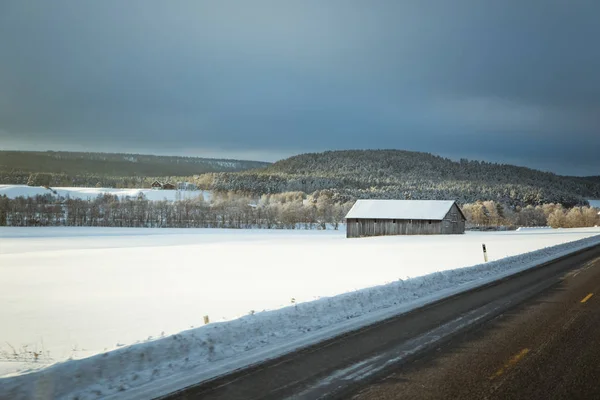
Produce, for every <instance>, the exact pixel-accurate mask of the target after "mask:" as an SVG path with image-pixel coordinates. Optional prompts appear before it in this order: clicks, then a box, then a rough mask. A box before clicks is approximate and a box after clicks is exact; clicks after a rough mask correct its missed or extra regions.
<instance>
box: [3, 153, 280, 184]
mask: <svg viewBox="0 0 600 400" xmlns="http://www.w3.org/2000/svg"><path fill="white" fill-rule="evenodd" d="M267 165H269V163H266V162H260V161H241V160H227V159H211V158H198V157H175V156H154V155H142V154H123V153H78V152H65V151H58V152H57V151H44V152H37V151H0V178H1V182H0V183H24V182H26V181H27V176H28V175H29V174H30V173H48V174H53V175H55V178H54V180H58V181H60V182H63V181H68V182H72V183H73V184H74V185H89V184H96V181H98V180H100V181H104V180H106V181H107V182H106V184H108V185H111V186H112V185H113V182H115V181H116V182H120V180H119V179H118V178H124V177H127V178H135V179H138V180H139V179H141V178H144V177H169V176H192V175H198V174H203V173H207V172H236V171H244V170H248V169H253V168H261V167H265V166H267ZM108 177H110V179H106V178H108ZM103 178H104V179H103ZM23 181H24V182H23Z"/></svg>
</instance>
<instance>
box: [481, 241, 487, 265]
mask: <svg viewBox="0 0 600 400" xmlns="http://www.w3.org/2000/svg"><path fill="white" fill-rule="evenodd" d="M482 246H483V259H484V260H485V262H488V256H487V249H486V248H485V243H483V244H482Z"/></svg>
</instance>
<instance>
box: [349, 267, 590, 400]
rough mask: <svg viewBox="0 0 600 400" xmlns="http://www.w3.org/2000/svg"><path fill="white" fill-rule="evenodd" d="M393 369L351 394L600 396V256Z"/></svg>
mask: <svg viewBox="0 0 600 400" xmlns="http://www.w3.org/2000/svg"><path fill="white" fill-rule="evenodd" d="M388 371H389V373H388V376H386V377H385V378H383V379H380V380H378V381H377V382H375V383H372V384H369V385H367V386H366V387H363V388H361V389H360V390H359V391H358V394H357V395H355V396H347V397H350V398H353V399H354V400H362V399H369V400H370V399H544V400H545V399H600V259H595V261H592V262H589V263H587V265H585V266H583V267H580V268H579V269H578V270H576V271H573V272H571V273H569V274H568V275H566V276H565V277H564V279H563V280H562V281H561V282H560V283H558V284H556V285H553V286H552V287H551V288H549V289H547V290H545V291H543V293H541V294H540V295H538V296H535V298H532V299H530V300H528V301H525V302H523V303H522V304H520V305H518V306H517V307H515V308H512V309H510V310H508V311H507V312H504V313H502V314H501V315H500V316H498V317H496V318H494V319H492V320H490V321H488V322H486V323H485V324H483V325H480V326H478V327H477V328H476V329H472V330H470V331H468V332H466V333H464V334H461V335H458V336H456V337H454V338H453V339H452V340H450V341H449V342H447V343H446V344H445V345H444V346H441V347H439V348H437V349H435V350H434V351H433V352H429V353H427V354H423V355H422V357H421V358H420V359H418V360H415V361H413V362H412V363H411V364H410V365H405V366H404V367H401V368H397V369H396V371H393V370H388ZM347 397H346V398H347Z"/></svg>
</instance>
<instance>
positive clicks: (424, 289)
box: [0, 227, 600, 398]
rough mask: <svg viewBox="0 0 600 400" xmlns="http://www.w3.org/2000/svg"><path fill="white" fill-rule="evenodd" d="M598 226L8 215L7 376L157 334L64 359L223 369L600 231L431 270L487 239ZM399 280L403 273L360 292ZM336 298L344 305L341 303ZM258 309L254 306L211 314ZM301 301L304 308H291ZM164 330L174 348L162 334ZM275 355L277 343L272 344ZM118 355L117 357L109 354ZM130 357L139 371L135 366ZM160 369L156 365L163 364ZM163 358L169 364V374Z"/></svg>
mask: <svg viewBox="0 0 600 400" xmlns="http://www.w3.org/2000/svg"><path fill="white" fill-rule="evenodd" d="M342 228H343V227H342ZM599 234H600V229H599V228H585V229H558V230H553V229H539V230H523V231H520V232H485V233H467V234H465V235H456V236H396V237H376V238H362V239H346V238H345V237H344V231H343V230H342V231H338V232H336V231H267V230H216V229H198V230H194V229H135V228H0V282H2V290H1V291H0V321H2V324H1V328H0V349H2V350H4V351H5V353H4V362H2V360H0V375H2V374H5V375H6V374H12V373H15V372H18V370H19V369H20V370H21V372H25V371H27V370H31V369H33V368H36V367H37V366H41V365H44V364H45V363H47V362H56V361H62V360H65V359H67V358H69V357H73V358H82V357H88V356H91V355H93V354H96V353H101V352H104V351H105V350H112V349H115V348H118V347H122V346H123V345H129V344H133V343H137V342H138V341H141V342H145V341H148V339H150V341H148V342H147V343H142V344H141V345H138V346H130V347H125V348H122V349H119V350H117V351H115V352H110V353H108V355H109V356H102V355H99V356H95V357H92V358H89V359H86V360H85V361H80V363H81V362H82V363H83V364H77V362H67V363H63V364H60V365H57V366H56V367H53V368H52V369H54V368H62V370H65V368H66V369H67V370H68V366H69V365H71V364H77V365H78V367H77V368H84V370H85V366H86V365H87V366H88V367H89V368H91V369H90V371H91V370H97V369H98V368H97V366H96V364H94V363H97V362H99V361H102V362H108V363H109V364H107V365H108V367H107V368H112V367H115V366H116V365H117V364H119V365H121V366H122V367H123V365H126V364H127V363H128V362H127V361H126V359H127V355H128V354H132V353H131V352H139V351H141V350H143V351H145V352H148V351H154V352H155V359H156V360H161V359H169V360H171V361H169V365H170V367H169V368H174V370H173V371H178V372H180V373H181V371H185V370H186V368H187V366H186V365H184V364H186V363H188V360H186V361H183V359H184V358H185V357H184V356H183V355H185V354H190V355H193V354H194V353H193V352H194V351H199V352H200V353H198V354H196V357H194V360H195V362H196V363H197V364H196V365H200V364H202V363H203V362H209V361H214V362H221V364H219V365H220V366H219V368H222V369H223V370H226V369H227V368H231V367H232V365H233V366H235V365H238V364H235V363H234V364H231V365H229V367H227V365H225V364H223V363H222V362H224V361H227V360H228V359H229V358H232V357H234V356H236V355H240V354H242V353H244V352H245V351H247V350H253V349H254V350H256V349H258V350H260V348H262V347H264V348H265V349H267V348H268V345H269V344H272V343H277V342H279V343H283V342H285V341H288V342H289V341H295V343H296V345H298V343H299V342H298V340H300V339H302V337H303V335H305V334H307V331H306V330H311V334H312V333H313V332H317V331H319V330H322V331H323V332H324V331H326V328H328V327H329V328H331V327H330V326H329V325H336V324H337V325H336V326H338V328H339V327H340V326H341V324H343V323H345V322H341V321H345V320H347V319H348V318H355V317H360V316H361V314H363V313H367V312H371V313H373V315H375V312H376V311H377V310H379V309H380V308H382V307H383V308H386V307H392V308H393V307H394V305H395V304H398V305H400V304H404V303H406V302H408V301H414V300H415V299H417V300H418V299H426V298H427V296H431V295H438V294H439V293H438V294H436V292H440V293H442V291H443V290H449V289H452V290H455V289H456V287H457V285H458V284H465V283H469V284H472V283H473V282H474V281H477V280H478V279H483V278H484V277H485V278H486V279H487V278H490V277H491V278H494V277H495V276H497V275H498V274H501V273H505V272H506V271H509V270H516V269H518V268H522V267H524V266H528V265H530V264H531V263H534V262H537V261H539V260H541V259H545V258H548V257H551V256H553V255H556V254H561V252H565V251H567V250H569V249H571V250H572V249H574V248H576V247H575V246H582V245H589V243H592V242H593V241H595V240H596V241H598V240H597V239H596V238H593V239H590V240H592V242H590V241H588V242H584V243H583V244H579V243H578V244H576V245H573V246H571V247H569V246H570V245H566V246H567V247H560V248H558V249H557V250H556V251H554V253H552V252H551V251H545V252H540V253H534V254H533V255H528V256H525V257H520V258H519V257H517V258H512V259H509V260H508V261H505V260H503V261H500V262H490V263H488V264H486V265H483V266H479V267H477V268H473V269H466V270H464V269H459V270H458V271H452V272H445V273H444V274H441V275H440V274H434V275H427V274H431V273H435V272H438V271H449V270H454V269H457V268H460V267H464V266H471V265H476V264H480V263H482V262H483V254H482V249H481V244H482V243H485V244H486V246H487V250H488V255H489V259H490V261H494V260H500V259H503V258H505V257H509V256H516V255H519V254H523V253H527V252H531V251H533V250H537V249H542V248H546V247H549V246H555V245H559V244H563V243H567V242H572V241H576V240H580V239H584V238H589V237H591V236H595V235H599ZM471 272H473V273H471ZM424 275H427V276H426V277H423V276H424ZM418 277H423V278H418ZM415 278H416V279H415ZM399 279H402V280H403V281H402V282H400V281H399ZM390 282H394V283H392V284H391V285H387V286H382V287H380V288H377V289H374V290H371V291H368V290H367V291H359V292H356V290H357V289H361V288H366V287H372V286H377V285H383V284H386V283H390ZM398 285H400V286H402V288H401V289H403V290H405V291H406V293H404V294H399V295H398V297H397V298H394V296H393V295H392V296H391V295H390V292H389V291H390V290H393V292H394V293H403V292H402V290H399V289H398V288H397V286H398ZM347 292H350V293H348V294H346V295H343V296H342V297H337V298H335V299H334V300H332V299H321V300H319V301H316V302H311V303H304V304H299V305H298V306H297V308H296V307H288V308H286V309H283V310H279V311H275V312H266V313H260V311H261V310H265V309H266V310H273V309H278V308H281V307H284V306H289V305H290V303H291V299H292V298H294V299H295V300H296V302H297V303H302V302H307V301H311V300H314V299H317V298H319V297H327V296H335V295H339V294H342V293H347ZM357 296H358V297H357ZM390 302H391V303H390ZM357 304H358V305H357ZM411 304H412V303H411ZM340 307H341V308H340ZM328 309H331V310H334V309H335V312H333V311H332V313H331V315H329V314H327V310H328ZM253 310H254V311H256V312H257V314H256V315H253V316H249V317H248V316H247V317H245V318H242V319H239V320H237V321H231V322H228V323H225V324H215V323H212V322H218V321H223V320H224V319H233V318H235V317H238V316H243V315H248V314H249V313H251V311H253ZM303 310H304V311H303ZM394 310H395V309H393V310H392V311H393V312H394ZM397 311H398V310H395V312H397ZM388 312H389V311H388ZM290 313H292V314H293V313H296V314H295V315H296V316H295V317H294V318H292V317H291V316H290ZM315 313H318V314H319V315H320V316H316V314H315ZM204 315H208V316H209V317H210V320H211V324H209V325H208V326H204V327H201V328H199V329H194V330H190V331H187V332H184V333H183V334H180V335H177V336H174V337H170V338H166V339H160V340H155V339H157V338H160V337H162V336H168V335H171V334H174V333H177V332H180V331H183V330H186V329H189V328H191V327H198V326H202V325H203V316H204ZM373 318H374V317H373ZM334 328H335V326H334ZM338 328H335V329H338ZM339 329H341V328H339ZM179 340H181V341H180V342H179ZM5 343H10V345H11V346H12V347H14V348H15V349H16V350H17V351H18V352H21V353H22V354H26V353H23V352H24V351H26V350H35V351H40V350H43V353H42V355H40V356H39V357H38V358H39V360H38V362H37V363H36V362H33V363H32V362H27V363H19V362H14V361H10V353H11V352H12V350H11V349H10V348H8V347H7V345H5ZM159 343H163V344H166V343H167V344H170V345H171V347H165V346H158V347H157V346H156V344H159ZM176 343H177V348H176V349H174V348H173V346H174V344H176ZM24 346H26V347H25V350H23V349H24ZM190 346H191V347H190ZM194 346H197V347H198V348H197V349H196V348H194ZM265 346H267V347H265ZM159 349H162V350H159ZM194 349H195V350H194ZM202 349H204V350H202ZM164 351H167V353H166V354H163V352H164ZM0 354H2V353H0ZM136 354H137V353H136ZM158 354H163V355H162V356H160V357H159V355H158ZM265 356H268V354H267V353H264V354H262V357H265ZM99 357H100V358H99ZM169 357H171V358H172V357H180V358H181V359H177V360H178V361H173V360H172V359H170V358H169ZM253 357H257V355H256V354H254V355H253ZM258 357H261V356H258ZM110 362H112V363H113V364H115V365H113V366H112V367H110V365H112V364H110ZM156 362H158V361H156ZM182 363H183V364H182ZM134 364H135V366H134V365H131V366H126V367H124V368H126V369H125V370H123V371H122V372H121V373H119V375H118V376H119V377H120V378H119V379H122V381H121V383H123V382H125V383H123V384H125V385H126V388H127V387H131V386H132V385H133V383H132V382H133V381H137V379H138V378H139V377H142V379H140V381H139V382H142V381H143V382H146V381H151V380H153V379H155V378H157V377H155V376H154V373H153V372H152V371H147V372H148V373H149V374H150V375H147V376H146V375H144V374H142V373H141V372H140V370H139V368H141V367H140V364H139V363H134ZM215 365H216V364H215ZM129 367H131V368H133V367H135V368H138V370H135V371H133V372H131V371H129V370H128V369H127V368H129ZM148 368H151V369H157V368H156V366H155V365H154V364H152V365H150V364H149V365H148ZM157 370H160V371H159V373H158V374H161V373H162V374H163V376H164V374H165V373H166V372H165V371H164V370H163V369H161V368H158V369H157ZM130 372H131V374H130ZM33 375H35V374H33ZM26 378H27V376H21V377H18V378H12V379H13V380H14V379H26ZM96 378H97V377H96ZM96 378H95V379H96ZM14 382H16V381H13V383H14ZM19 382H21V381H19ZM66 382H67V383H63V385H72V386H73V388H77V387H78V386H77V384H76V383H74V382H73V381H69V380H68V379H67V380H66ZM1 383H2V382H1V381H0V387H2V385H1ZM15 384H17V383H15ZM19 384H20V383H19ZM78 384H82V383H78ZM111 385H112V386H111ZM115 385H116V386H115ZM119 385H120V384H119V383H118V382H116V383H115V382H114V381H111V382H109V383H106V382H105V384H103V386H102V388H101V389H98V390H101V392H102V393H103V395H106V394H107V393H116V392H117V391H118V390H119ZM9 386H10V385H9ZM7 387H8V386H7ZM111 387H112V388H111ZM79 389H81V388H79ZM57 390H58V389H57ZM64 390H65V392H64V393H68V390H67V389H64ZM86 390H87V392H86V393H88V395H89V396H90V397H91V398H94V395H93V394H90V393H93V390H96V389H93V390H92V389H89V388H88V389H86ZM0 397H2V390H1V389H0ZM81 398H86V397H85V396H83V397H81Z"/></svg>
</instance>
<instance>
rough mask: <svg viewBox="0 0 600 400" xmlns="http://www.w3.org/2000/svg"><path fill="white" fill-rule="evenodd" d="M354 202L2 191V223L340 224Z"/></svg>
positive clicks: (296, 196)
mask: <svg viewBox="0 0 600 400" xmlns="http://www.w3.org/2000/svg"><path fill="white" fill-rule="evenodd" d="M351 206H352V203H336V202H335V201H334V196H333V195H332V194H330V193H327V192H319V193H315V194H313V195H311V196H306V195H304V194H303V193H298V192H290V193H282V194H274V195H263V196H261V197H260V198H258V199H253V198H249V197H245V196H240V195H237V194H235V193H221V194H215V195H214V197H213V199H212V201H211V202H210V203H208V202H206V201H204V199H203V198H202V197H198V198H195V199H185V200H178V201H172V202H171V201H166V200H164V201H149V200H148V199H146V198H145V196H144V195H143V194H140V195H139V196H137V197H125V198H122V199H120V198H119V197H117V196H114V195H110V194H103V195H99V196H98V197H96V198H93V199H71V198H61V197H57V196H53V195H50V194H47V195H43V196H40V195H38V196H36V197H27V198H26V197H17V198H15V199H9V198H8V197H6V196H0V226H89V227H148V228H259V229H261V228H262V229H326V228H333V229H338V227H339V224H340V223H341V222H343V219H344V216H345V215H346V213H347V212H348V210H349V209H350V207H351Z"/></svg>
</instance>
